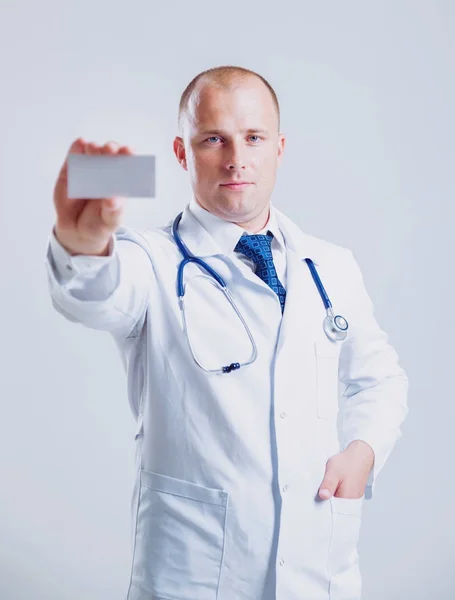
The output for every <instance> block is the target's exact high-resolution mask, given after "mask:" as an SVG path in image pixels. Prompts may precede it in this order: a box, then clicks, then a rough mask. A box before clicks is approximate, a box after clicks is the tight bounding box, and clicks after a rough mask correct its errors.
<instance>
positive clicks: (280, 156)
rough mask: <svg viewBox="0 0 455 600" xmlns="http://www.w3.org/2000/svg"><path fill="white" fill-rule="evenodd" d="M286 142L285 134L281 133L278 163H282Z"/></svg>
mask: <svg viewBox="0 0 455 600" xmlns="http://www.w3.org/2000/svg"><path fill="white" fill-rule="evenodd" d="M285 143H286V138H285V137H284V135H283V134H282V133H280V134H279V136H278V165H279V164H280V163H281V160H282V158H283V152H284V146H285Z"/></svg>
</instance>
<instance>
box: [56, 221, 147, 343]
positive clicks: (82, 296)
mask: <svg viewBox="0 0 455 600" xmlns="http://www.w3.org/2000/svg"><path fill="white" fill-rule="evenodd" d="M122 229H124V228H122ZM124 231H126V230H124ZM45 266H46V272H47V282H48V289H49V293H50V297H51V301H52V305H53V307H54V308H55V309H56V310H57V312H59V313H60V314H61V315H63V316H64V317H65V318H66V319H67V320H69V321H73V322H75V323H80V324H82V325H85V326H86V327H90V328H92V329H99V330H105V331H109V332H111V333H112V334H113V335H115V336H116V337H119V338H122V339H126V338H127V337H131V336H134V335H135V333H136V332H137V331H139V326H140V325H142V323H143V322H144V319H145V313H146V309H147V302H148V296H149V293H150V279H151V277H152V274H153V268H152V265H151V262H150V260H149V256H148V254H147V252H146V251H145V250H144V248H142V247H141V246H140V245H139V244H138V243H132V239H120V240H119V239H117V237H116V236H115V235H114V236H112V238H111V242H110V244H109V255H108V256H105V257H104V256H103V257H100V256H82V255H76V256H71V255H70V254H69V253H68V252H67V251H66V250H65V248H63V246H62V245H61V244H60V243H59V242H58V240H57V238H56V237H55V231H54V230H53V231H52V233H51V235H50V237H49V240H48V245H47V253H46V259H45Z"/></svg>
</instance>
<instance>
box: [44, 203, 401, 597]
mask: <svg viewBox="0 0 455 600" xmlns="http://www.w3.org/2000/svg"><path fill="white" fill-rule="evenodd" d="M275 211H276V215H277V219H278V223H279V226H280V229H281V231H282V233H283V235H284V238H285V242H286V247H287V297H286V306H285V311H284V315H283V316H282V315H281V310H280V305H279V300H278V297H277V295H276V294H275V292H273V291H272V290H271V289H270V288H269V287H268V286H267V285H266V284H265V283H264V282H263V281H261V280H260V279H259V278H258V277H257V276H256V275H255V274H254V273H253V271H252V270H251V269H250V268H249V267H248V266H247V265H245V264H244V263H242V262H241V261H240V260H239V259H238V258H236V257H235V255H234V253H232V254H231V255H223V254H220V253H219V249H218V248H217V245H216V244H215V242H214V240H213V239H212V238H211V237H210V236H209V235H208V234H207V232H206V231H205V230H204V228H202V227H201V225H200V224H199V222H198V221H197V220H196V219H195V218H194V216H193V215H192V214H191V212H189V210H188V206H187V207H186V208H185V210H184V214H183V218H182V221H181V223H180V228H179V231H180V233H181V236H182V239H183V240H184V242H185V244H186V245H187V246H188V248H189V249H190V251H192V252H193V253H194V254H195V255H197V256H199V257H202V258H204V260H206V262H207V263H208V264H209V265H210V266H212V267H213V268H214V269H216V271H217V272H218V273H219V274H220V275H221V276H222V277H223V278H224V279H225V281H226V283H227V286H228V288H229V289H230V290H231V292H232V294H233V296H234V299H235V302H236V303H237V305H238V306H239V308H240V310H241V312H242V314H243V316H244V318H245V319H246V321H247V323H248V325H249V327H250V329H251V331H252V334H253V336H254V338H255V340H256V344H257V347H258V358H257V360H256V362H255V363H254V364H252V365H250V366H246V367H244V368H241V369H240V370H238V371H233V372H231V373H229V374H224V375H221V374H207V373H206V372H204V371H202V370H201V369H200V368H199V367H198V366H197V365H196V364H195V362H194V361H193V359H192V357H191V354H190V351H189V348H188V344H187V340H186V338H185V337H184V335H183V327H182V319H181V313H180V310H179V305H178V301H177V296H176V274H177V267H178V264H179V263H180V261H181V255H180V254H179V252H178V250H177V247H176V245H175V244H174V242H173V240H172V237H171V223H169V224H167V225H166V226H163V227H160V228H158V229H155V230H149V231H145V232H142V233H140V232H139V231H137V230H134V229H131V228H124V227H122V228H120V229H119V230H118V231H117V233H116V238H115V244H114V245H113V246H112V248H113V249H114V254H113V257H112V259H110V260H108V261H106V264H105V266H104V267H103V268H102V269H101V270H100V269H99V268H96V267H94V270H93V273H92V274H91V275H90V274H88V275H87V274H86V275H84V277H83V278H82V279H81V281H80V286H79V289H78V286H73V287H72V288H71V289H70V288H69V287H68V285H67V283H66V282H64V281H61V280H59V278H58V276H57V275H56V273H55V269H54V267H53V265H52V255H51V252H50V250H49V251H48V258H47V271H48V281H49V286H50V294H51V298H52V302H53V305H54V307H55V308H56V309H57V311H59V312H60V313H61V314H62V315H64V316H65V317H66V318H68V319H70V320H72V321H76V322H79V323H82V324H83V325H85V326H87V327H90V328H94V329H99V330H106V331H109V332H110V333H111V334H112V335H113V337H114V339H115V341H116V343H117V344H118V348H119V350H120V352H121V356H122V358H123V360H124V365H125V369H126V372H127V380H128V398H129V401H130V405H131V409H132V412H133V414H134V416H135V418H136V419H137V435H136V444H137V447H136V448H137V450H136V457H137V479H136V484H135V487H134V491H133V498H132V569H131V579H130V583H129V587H128V594H127V600H215V599H217V600H272V599H273V600H275V598H276V599H278V600H359V599H360V597H361V577H360V572H359V563H358V554H357V542H358V536H359V529H360V520H361V512H362V505H363V502H364V498H360V499H343V498H332V499H330V500H327V501H322V500H318V498H317V494H318V489H319V486H320V484H321V482H322V479H323V476H324V472H325V466H326V462H327V460H328V459H329V458H330V456H332V455H334V454H336V453H338V452H339V451H340V450H342V449H344V448H345V447H346V446H347V445H348V444H349V443H350V442H351V441H352V440H355V439H362V440H365V441H366V442H367V443H368V444H370V445H371V447H372V448H373V450H374V451H375V466H374V469H373V470H372V472H371V473H370V477H369V481H368V487H367V490H366V498H368V497H371V493H372V490H373V487H374V484H375V480H376V477H377V474H378V473H379V471H380V470H381V468H382V467H383V465H384V463H385V461H386V459H387V457H388V455H389V453H390V452H391V450H392V448H393V446H394V444H395V442H396V440H397V439H398V437H399V436H400V435H401V431H400V426H401V423H402V421H403V420H404V418H405V416H406V413H407V400H406V397H407V387H408V382H407V377H406V375H405V373H404V371H403V369H402V368H401V367H400V366H399V364H398V359H397V355H396V352H395V350H394V349H393V348H392V347H391V346H390V345H389V344H388V341H387V335H386V334H385V333H384V332H383V331H382V330H381V329H380V328H379V326H378V324H377V322H376V320H375V318H374V316H373V307H372V303H371V301H370V299H369V297H368V295H367V292H366V291H365V287H364V284H363V281H362V276H361V273H360V270H359V268H358V265H357V263H356V261H355V260H354V257H353V255H352V253H351V252H350V251H349V250H347V249H344V248H341V247H339V246H336V245H334V244H331V243H328V242H325V241H323V240H320V239H317V238H315V237H312V236H310V235H307V234H304V233H303V232H302V231H301V230H300V229H299V227H297V226H296V224H294V223H293V222H292V221H291V220H290V219H289V218H287V217H286V216H285V215H284V214H282V213H281V212H280V211H278V210H277V209H275ZM132 241H135V242H136V243H132ZM144 250H145V252H144ZM305 257H310V258H312V259H313V261H314V263H315V265H316V267H317V269H318V272H319V274H320V277H321V279H322V282H323V283H324V285H325V287H326V289H327V292H328V294H329V297H330V298H331V300H332V303H333V306H334V309H335V312H336V313H339V314H342V315H343V316H345V317H346V318H347V320H348V322H349V324H350V329H349V335H348V337H347V339H346V340H345V341H344V342H342V343H340V342H338V343H334V342H331V341H329V339H328V338H327V337H326V335H325V334H324V332H323V329H322V321H323V319H324V316H325V309H324V307H323V304H322V301H321V298H320V296H319V293H318V291H317V289H316V287H315V285H314V282H313V279H312V277H311V274H310V271H309V269H308V267H307V265H306V263H305V262H304V261H303V259H304V258H305ZM68 262H69V263H70V262H71V258H70V257H68ZM69 268H71V265H70V264H69ZM205 275H206V274H205V272H203V271H201V270H200V269H199V268H198V267H197V266H196V265H194V264H190V265H188V266H187V267H186V268H185V282H186V285H187V292H186V306H187V317H188V328H189V334H190V337H191V342H192V344H193V349H194V352H195V354H196V355H197V356H198V358H199V359H200V360H201V362H202V363H203V364H204V366H207V367H210V368H211V367H219V366H221V365H225V364H230V363H231V362H237V361H238V362H242V361H244V360H246V359H247V358H248V357H249V356H250V353H251V346H250V343H249V340H248V337H247V336H246V334H245V331H244V329H243V327H242V325H241V323H240V321H239V320H238V318H237V317H236V315H235V313H234V312H233V310H232V308H231V306H230V305H229V303H228V302H227V300H225V298H224V296H223V295H222V292H220V291H219V290H218V289H217V288H216V287H215V286H214V285H211V284H210V282H209V281H208V280H207V279H206V278H205ZM76 277H77V274H76ZM339 382H341V384H343V388H344V389H343V392H344V393H343V395H342V396H341V398H340V397H339V392H340V389H339V387H340V386H339ZM339 417H341V422H340V436H339V435H338V432H337V420H338V418H339Z"/></svg>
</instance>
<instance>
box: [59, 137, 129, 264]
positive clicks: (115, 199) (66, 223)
mask: <svg viewBox="0 0 455 600" xmlns="http://www.w3.org/2000/svg"><path fill="white" fill-rule="evenodd" d="M82 156H83V157H84V158H89V159H98V158H107V159H112V157H116V158H117V157H118V158H123V159H124V158H133V152H132V150H131V149H130V148H128V147H127V146H119V144H117V143H115V142H109V143H107V144H105V145H104V146H98V145H97V144H94V143H87V142H85V141H84V140H83V139H82V138H78V139H77V140H75V141H74V142H73V143H72V144H71V147H70V149H69V151H68V155H67V157H66V159H65V162H64V164H63V166H62V168H61V170H60V173H59V175H58V178H57V181H56V183H55V187H54V205H55V209H56V212H57V221H56V225H55V228H54V233H55V235H56V237H57V239H58V241H59V242H60V243H61V244H62V246H64V247H65V249H66V250H67V251H68V252H69V253H70V254H72V255H75V254H86V255H93V256H106V255H108V250H109V242H110V240H111V237H112V235H113V233H114V232H115V231H116V229H117V228H118V227H119V226H120V224H121V218H122V216H123V209H124V204H125V198H124V196H125V195H126V194H124V193H123V191H127V189H126V188H121V187H118V186H117V187H116V186H114V187H112V186H111V188H110V189H111V190H112V189H118V190H119V191H120V193H117V194H110V193H108V194H107V195H106V196H100V195H98V193H99V192H100V191H101V190H102V189H103V188H102V186H97V185H96V183H94V181H96V179H97V178H96V175H95V176H94V177H92V175H93V174H92V175H91V176H90V177H92V179H91V183H94V185H95V187H93V186H92V187H90V186H88V185H87V186H85V187H84V185H80V186H79V189H78V185H77V184H78V182H79V183H81V182H84V181H85V182H87V179H86V178H84V177H81V178H79V177H77V176H76V178H74V181H75V184H76V185H75V187H76V191H80V192H84V194H83V195H81V196H77V197H70V194H69V193H68V177H69V173H68V166H69V162H70V161H72V160H73V159H74V157H79V158H81V157H82ZM89 162H91V161H89ZM76 163H77V160H76ZM95 163H96V160H95V162H94V163H93V164H95ZM84 164H85V166H86V165H87V164H88V163H84ZM109 165H112V163H109ZM89 170H90V171H92V170H93V169H92V167H89ZM108 170H109V169H108ZM90 190H92V191H95V192H97V193H96V194H95V196H93V197H92V196H90V195H86V194H85V192H87V191H90ZM104 191H108V186H107V187H105V188H104Z"/></svg>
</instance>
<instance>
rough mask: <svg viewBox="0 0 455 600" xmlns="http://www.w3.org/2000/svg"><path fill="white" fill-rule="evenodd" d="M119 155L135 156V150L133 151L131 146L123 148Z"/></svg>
mask: <svg viewBox="0 0 455 600" xmlns="http://www.w3.org/2000/svg"><path fill="white" fill-rule="evenodd" d="M118 154H128V155H133V154H134V150H132V149H131V148H130V147H129V146H122V147H121V148H120V149H119V151H118Z"/></svg>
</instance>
